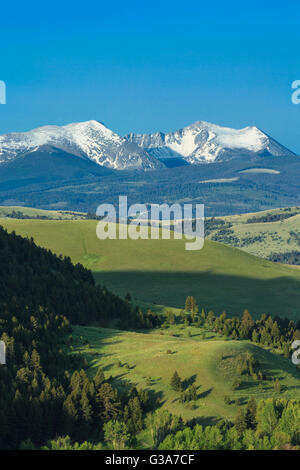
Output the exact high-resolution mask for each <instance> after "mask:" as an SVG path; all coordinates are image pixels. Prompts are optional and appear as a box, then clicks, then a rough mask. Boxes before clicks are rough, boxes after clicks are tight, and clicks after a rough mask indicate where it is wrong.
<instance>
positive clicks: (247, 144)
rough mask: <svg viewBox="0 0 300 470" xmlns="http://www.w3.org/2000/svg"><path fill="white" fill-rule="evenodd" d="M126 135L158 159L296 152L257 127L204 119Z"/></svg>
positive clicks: (213, 159)
mask: <svg viewBox="0 0 300 470" xmlns="http://www.w3.org/2000/svg"><path fill="white" fill-rule="evenodd" d="M127 139H128V140H129V142H132V143H135V144H137V145H139V146H140V147H142V148H143V149H144V150H146V151H147V153H149V154H150V155H152V156H154V157H156V158H157V159H160V160H161V159H162V160H165V159H167V158H174V157H175V158H178V157H179V158H182V159H184V160H186V161H187V162H188V163H189V164H198V163H212V162H217V161H226V160H230V159H232V158H237V157H243V156H245V157H252V156H268V155H271V156H293V155H295V154H294V153H293V152H291V151H290V150H288V149H287V148H285V147H284V146H283V145H281V144H279V143H278V142H276V140H274V139H272V137H270V136H268V135H267V134H265V133H264V132H262V131H261V130H259V129H258V128H257V127H253V126H250V127H245V128H244V129H230V128H227V127H221V126H217V125H215V124H210V123H209V122H204V121H198V122H195V123H194V124H192V125H190V126H187V127H184V128H183V129H180V130H178V131H176V132H169V133H167V134H163V133H161V132H157V133H154V134H129V135H128V136H127Z"/></svg>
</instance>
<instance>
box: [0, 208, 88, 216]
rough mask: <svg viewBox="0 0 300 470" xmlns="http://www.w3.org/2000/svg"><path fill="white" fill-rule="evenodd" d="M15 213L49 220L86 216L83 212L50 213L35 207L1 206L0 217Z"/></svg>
mask: <svg viewBox="0 0 300 470" xmlns="http://www.w3.org/2000/svg"><path fill="white" fill-rule="evenodd" d="M13 212H21V213H22V214H23V215H25V216H27V217H32V218H36V217H47V218H49V219H75V218H76V219H77V218H78V219H79V218H81V217H83V216H84V213H83V212H74V211H48V210H43V209H34V208H33V207H21V206H0V217H7V216H9V215H10V214H12V213H13Z"/></svg>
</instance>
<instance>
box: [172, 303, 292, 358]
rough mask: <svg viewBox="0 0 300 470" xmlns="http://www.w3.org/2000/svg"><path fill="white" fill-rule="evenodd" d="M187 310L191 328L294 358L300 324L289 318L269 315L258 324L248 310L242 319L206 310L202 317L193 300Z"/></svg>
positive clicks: (188, 322) (184, 319)
mask: <svg viewBox="0 0 300 470" xmlns="http://www.w3.org/2000/svg"><path fill="white" fill-rule="evenodd" d="M185 310H186V312H188V313H187V314H186V313H185V312H184V311H182V315H181V318H182V321H184V323H185V324H187V325H189V324H194V325H196V326H199V327H200V326H206V327H208V328H209V329H211V330H212V331H214V332H216V333H219V334H222V335H224V336H227V337H230V338H231V339H248V340H250V341H253V342H254V343H257V344H261V345H264V346H272V347H274V348H278V349H281V350H282V351H283V352H284V354H285V356H286V357H289V355H290V346H291V343H292V342H293V341H294V340H299V339H300V321H298V322H297V323H295V322H294V321H292V320H288V319H287V318H280V317H275V318H272V317H271V316H270V315H266V314H263V315H262V316H261V318H260V319H259V320H254V319H253V318H252V316H251V314H250V313H249V312H248V310H245V311H244V313H243V315H242V317H241V318H240V317H232V318H229V317H227V314H226V312H223V313H222V314H221V315H215V313H214V312H213V311H212V310H210V311H209V312H208V313H206V312H205V310H204V309H202V312H201V313H199V312H198V306H197V304H196V301H195V299H194V297H192V296H189V297H187V299H186V303H185ZM171 317H172V315H171ZM172 318H173V317H172ZM174 318H175V317H174ZM167 321H168V320H167Z"/></svg>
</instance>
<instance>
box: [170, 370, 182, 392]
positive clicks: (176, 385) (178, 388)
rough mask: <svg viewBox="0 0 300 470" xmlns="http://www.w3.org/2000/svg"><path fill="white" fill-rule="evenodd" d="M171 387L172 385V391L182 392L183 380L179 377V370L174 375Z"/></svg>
mask: <svg viewBox="0 0 300 470" xmlns="http://www.w3.org/2000/svg"><path fill="white" fill-rule="evenodd" d="M170 385H171V387H172V389H173V390H175V391H176V392H180V391H181V388H182V382H181V378H180V377H179V375H178V372H177V370H175V372H174V374H173V375H172V378H171V381H170Z"/></svg>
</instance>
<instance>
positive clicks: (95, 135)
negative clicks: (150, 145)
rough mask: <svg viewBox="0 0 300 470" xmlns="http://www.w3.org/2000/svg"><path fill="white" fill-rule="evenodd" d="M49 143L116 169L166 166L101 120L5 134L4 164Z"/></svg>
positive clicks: (0, 153) (0, 140)
mask: <svg viewBox="0 0 300 470" xmlns="http://www.w3.org/2000/svg"><path fill="white" fill-rule="evenodd" d="M45 145H46V146H51V147H55V148H57V149H60V150H63V151H64V152H67V153H68V154H71V155H76V156H77V157H81V158H88V159H90V160H92V161H94V162H95V163H97V164H99V165H101V166H105V167H108V168H112V169H116V170H124V169H145V170H146V169H154V168H160V167H162V166H163V164H162V163H161V162H160V161H159V160H157V159H156V158H155V157H153V156H151V155H149V154H148V153H147V152H146V151H145V150H144V149H143V148H141V147H140V146H138V145H136V144H135V143H134V142H129V141H128V140H127V139H125V138H123V137H120V136H119V135H118V134H116V133H114V132H112V131H111V130H110V129H108V128H107V127H106V126H104V125H103V124H102V123H100V122H98V121H87V122H79V123H73V124H68V125H66V126H44V127H39V128H37V129H33V130H31V131H29V132H20V133H11V134H5V135H2V136H0V164H1V163H4V162H8V161H11V160H12V159H15V158H18V157H22V156H23V155H26V154H28V152H32V151H34V150H38V149H39V148H40V147H43V146H45Z"/></svg>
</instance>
